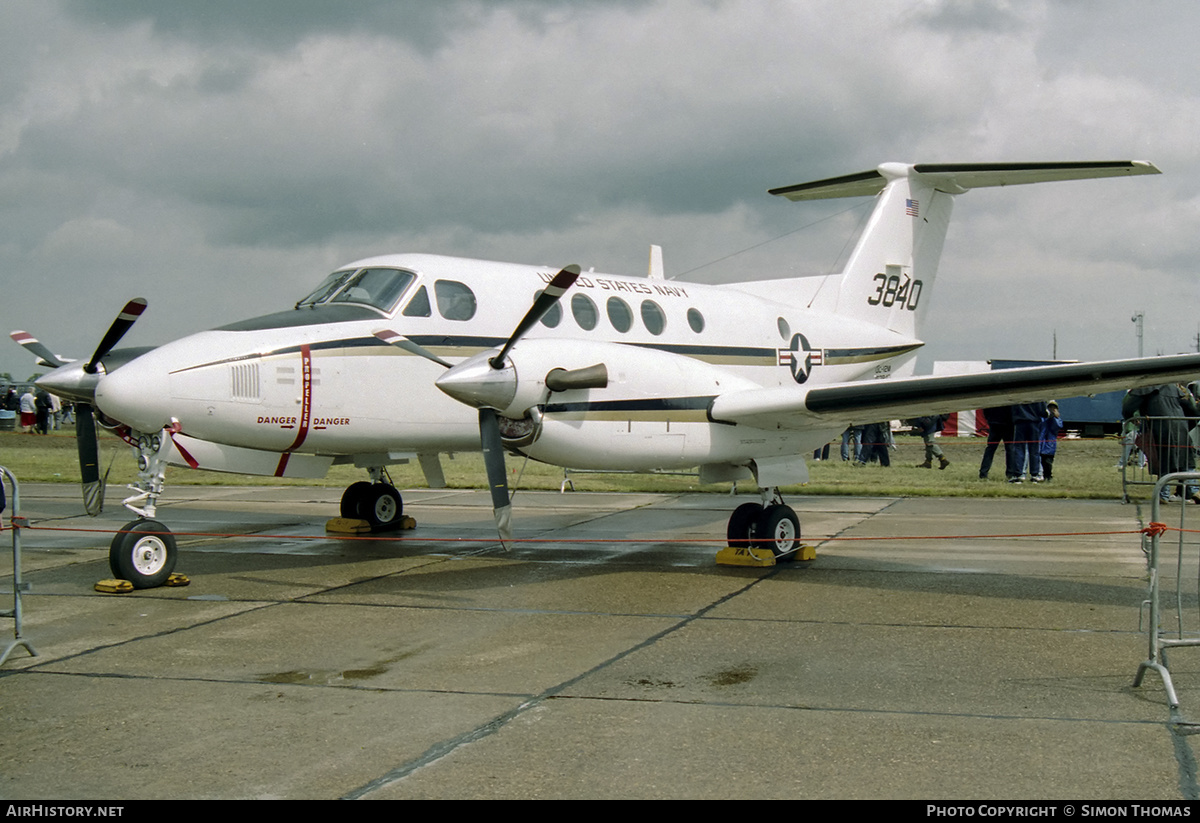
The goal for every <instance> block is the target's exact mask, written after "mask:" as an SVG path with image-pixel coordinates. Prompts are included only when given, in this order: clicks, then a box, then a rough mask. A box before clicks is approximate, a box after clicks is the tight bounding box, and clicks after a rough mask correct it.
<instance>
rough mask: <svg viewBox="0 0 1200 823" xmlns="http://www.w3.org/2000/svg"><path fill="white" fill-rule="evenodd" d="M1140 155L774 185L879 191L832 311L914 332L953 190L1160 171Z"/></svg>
mask: <svg viewBox="0 0 1200 823" xmlns="http://www.w3.org/2000/svg"><path fill="white" fill-rule="evenodd" d="M1158 173H1159V170H1158V169H1157V168H1155V167H1154V166H1153V165H1151V164H1150V163H1145V162H1142V161H1136V160H1135V161H1124V160H1121V161H1105V162H1073V163H958V164H928V163H926V164H915V165H908V164H904V163H884V164H883V165H881V166H879V167H878V168H877V169H875V170H873V171H867V172H861V173H859V174H851V175H846V176H843V177H834V178H829V179H827V180H817V181H814V182H812V183H801V184H799V185H796V186H787V187H784V188H779V189H772V190H771V191H770V193H771V194H777V195H780V196H782V197H786V198H788V199H789V200H822V199H826V198H833V197H862V196H870V195H875V196H876V198H877V199H876V203H875V208H874V211H872V213H871V218H870V220H869V221H868V222H867V227H866V228H865V229H864V230H863V233H862V236H861V237H860V238H859V241H858V245H857V246H855V248H854V251H853V252H852V253H851V255H850V260H849V262H848V263H847V264H846V270H845V272H844V274H843V276H842V281H841V289H840V291H839V293H838V297H837V305H836V309H835V310H836V312H837V313H838V314H841V315H844V316H846V317H851V318H854V319H856V320H863V321H865V322H868V323H872V324H874V325H877V326H882V327H884V328H887V329H890V330H891V331H894V332H897V333H899V334H902V335H905V336H906V337H913V338H915V337H917V335H918V333H919V330H920V328H921V321H922V319H923V318H924V315H925V312H926V311H927V309H928V306H929V298H930V296H931V291H932V287H933V281H934V277H935V276H936V275H937V267H938V261H939V260H940V259H941V256H942V245H943V243H944V242H945V239H946V229H947V228H948V227H949V225H950V214H951V211H952V210H953V209H952V206H953V198H954V195H956V194H962V193H963V192H965V191H968V190H969V189H973V188H980V187H983V186H1011V185H1018V184H1023V183H1043V182H1051V181H1056V180H1082V179H1086V178H1095V177H1123V176H1128V175H1134V174H1158Z"/></svg>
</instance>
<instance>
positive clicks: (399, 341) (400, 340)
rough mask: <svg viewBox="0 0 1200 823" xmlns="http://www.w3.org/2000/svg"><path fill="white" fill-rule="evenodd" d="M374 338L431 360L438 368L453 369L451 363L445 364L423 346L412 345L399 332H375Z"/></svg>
mask: <svg viewBox="0 0 1200 823" xmlns="http://www.w3.org/2000/svg"><path fill="white" fill-rule="evenodd" d="M375 336H376V337H378V338H379V339H380V340H382V341H383V342H384V343H388V344H389V345H392V346H395V347H396V348H398V349H404V350H405V351H406V352H408V353H409V354H416V355H420V356H421V357H424V358H425V359H426V360H432V361H433V362H434V363H437V364H438V365H439V366H445V367H446V368H448V369H452V368H454V364H453V363H447V362H446V361H445V360H443V359H442V358H440V357H438V356H437V355H436V354H434V353H433V352H431V351H430V350H429V349H427V348H425V347H424V346H421V345H419V344H417V343H414V342H413V341H411V340H409V339H408V338H407V337H405V336H404V335H402V334H400V333H399V332H394V331H392V330H391V329H383V330H382V331H377V332H375Z"/></svg>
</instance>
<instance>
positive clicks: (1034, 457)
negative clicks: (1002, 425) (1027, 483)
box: [1008, 400, 1046, 483]
mask: <svg viewBox="0 0 1200 823" xmlns="http://www.w3.org/2000/svg"><path fill="white" fill-rule="evenodd" d="M1045 418H1046V404H1045V403H1044V402H1042V401H1040V400H1039V401H1038V402H1036V403H1018V404H1017V405H1015V406H1013V407H1012V420H1013V471H1014V472H1016V476H1015V477H1009V479H1008V482H1010V483H1020V482H1021V476H1022V474H1024V471H1025V461H1026V460H1027V459H1028V461H1029V479H1030V480H1032V481H1033V482H1034V483H1041V482H1042V455H1041V445H1042V421H1043V420H1044V419H1045Z"/></svg>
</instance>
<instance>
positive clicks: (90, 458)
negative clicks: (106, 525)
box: [75, 403, 105, 517]
mask: <svg viewBox="0 0 1200 823" xmlns="http://www.w3.org/2000/svg"><path fill="white" fill-rule="evenodd" d="M75 445H76V446H77V447H78V448H79V473H80V476H81V477H82V480H83V508H84V509H85V510H86V511H87V513H88V514H89V515H91V516H92V517H95V516H96V515H98V514H100V512H101V511H103V510H104V485H105V484H104V480H103V479H101V477H100V444H99V442H98V441H97V439H96V415H95V413H94V411H93V409H92V407H91V406H90V405H88V404H87V403H76V404H75Z"/></svg>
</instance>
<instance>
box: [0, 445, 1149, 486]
mask: <svg viewBox="0 0 1200 823" xmlns="http://www.w3.org/2000/svg"><path fill="white" fill-rule="evenodd" d="M940 443H941V446H942V449H943V451H944V452H945V454H946V457H947V458H948V459H949V460H950V466H949V467H947V468H946V469H945V470H944V471H939V470H938V469H936V468H935V469H921V468H916V465H917V464H918V463H920V462H921V461H922V460H924V447H923V446H922V444H921V441H920V439H919V438H916V437H909V436H898V437H897V438H896V444H897V448H896V450H895V451H893V452H892V465H891V467H889V468H886V469H885V468H881V467H880V466H879V465H878V464H872V465H869V466H866V467H862V468H859V467H857V466H853V465H852V464H850V463H843V462H842V461H841V459H840V458H839V456H838V445H837V444H836V443H835V444H834V445H833V446H832V447H831V449H830V454H831V455H832V458H833V459H832V460H828V461H811V460H810V461H809V473H810V480H809V482H808V484H806V485H804V486H796V487H790V488H787V489H784V491H785V492H789V493H792V494H805V493H807V494H844V495H887V496H947V497H1077V498H1101V499H1120V498H1121V496H1122V487H1121V472H1120V471H1118V470H1116V469H1114V468H1113V466H1114V464H1115V463H1116V462H1117V458H1118V456H1119V455H1120V449H1121V447H1120V444H1119V443H1118V442H1117V441H1116V440H1113V439H1105V440H1063V441H1060V442H1059V446H1058V459H1057V461H1056V462H1055V466H1054V475H1055V476H1054V482H1053V483H1044V484H1034V483H1029V482H1026V483H1024V484H1021V485H1010V484H1008V483H1006V482H1005V481H1004V457H1003V454H1002V453H1001V454H998V455H997V460H996V462H995V464H994V465H993V467H992V472H991V478H990V479H989V480H980V479H979V460H980V458H981V456H982V454H983V448H984V441H983V440H982V439H979V438H961V439H960V438H942V439H941V440H940ZM0 465H3V466H5V467H7V468H8V469H9V470H10V471H12V472H13V473H14V474H15V475H16V476H17V479H18V480H19V481H21V482H62V483H77V482H78V481H79V466H78V458H77V456H76V451H75V440H74V437H73V434H72V433H71V432H70V431H67V432H60V433H56V434H50V435H47V436H37V435H30V434H21V433H12V432H0ZM110 465H111V474H110V476H109V483H110V484H112V485H113V486H116V487H120V486H124V485H125V484H126V483H130V482H133V481H134V480H135V479H136V475H137V470H136V466H135V462H134V459H133V454H132V449H130V448H129V447H128V446H126V445H125V444H124V443H122V442H121V441H119V440H117V439H115V438H113V437H111V436H109V435H107V434H105V435H103V436H102V438H101V466H102V470H103V469H107V468H108V467H109V466H110ZM442 465H443V468H444V471H445V474H446V480H447V483H448V485H450V486H451V487H452V488H482V487H483V486H484V484H485V481H484V471H483V461H482V459H481V458H480V456H479V455H478V454H456V455H453V457H451V458H447V457H445V456H443V458H442ZM508 469H509V472H510V485H511V486H512V487H513V488H532V489H558V488H559V485H560V484H561V483H562V480H563V471H562V469H559V468H556V467H553V466H545V465H542V464H539V463H534V462H532V461H528V462H526V461H525V460H523V459H521V458H517V457H512V456H510V457H509V460H508ZM390 472H391V476H392V480H393V482H394V483H395V485H396V486H397V487H399V488H420V487H423V486H425V485H426V484H425V478H424V477H423V476H422V474H421V471H420V469H419V468H418V467H417V466H416V464H415V463H413V464H410V465H400V466H393V467H392V468H391V469H390ZM518 477H519V481H518ZM363 479H366V473H365V472H364V471H363V470H361V469H354V468H351V467H343V466H335V467H334V468H333V469H332V470H331V471H330V472H329V475H328V476H327V477H325V478H324V479H323V480H283V479H276V478H272V477H247V476H244V475H234V474H217V473H212V472H199V471H190V470H188V469H179V468H171V469H169V470H168V473H167V483H168V485H171V484H182V485H277V484H284V485H300V486H303V485H310V486H314V485H315V486H333V487H345V486H347V485H349V484H350V483H352V482H354V481H356V480H363ZM572 479H573V481H574V485H575V488H576V489H578V490H580V491H662V492H670V491H688V490H704V491H720V490H723V489H727V488H728V484H723V485H713V486H701V485H700V484H699V481H698V479H697V478H696V477H695V476H676V475H646V474H603V473H587V472H580V473H574V474H573V475H572ZM1147 479H1148V478H1147ZM744 485H746V486H749V485H750V484H749V482H747V483H745V484H744ZM1149 492H1150V489H1149V487H1148V486H1138V487H1134V488H1133V490H1132V491H1131V495H1132V496H1134V497H1148V496H1149Z"/></svg>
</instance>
